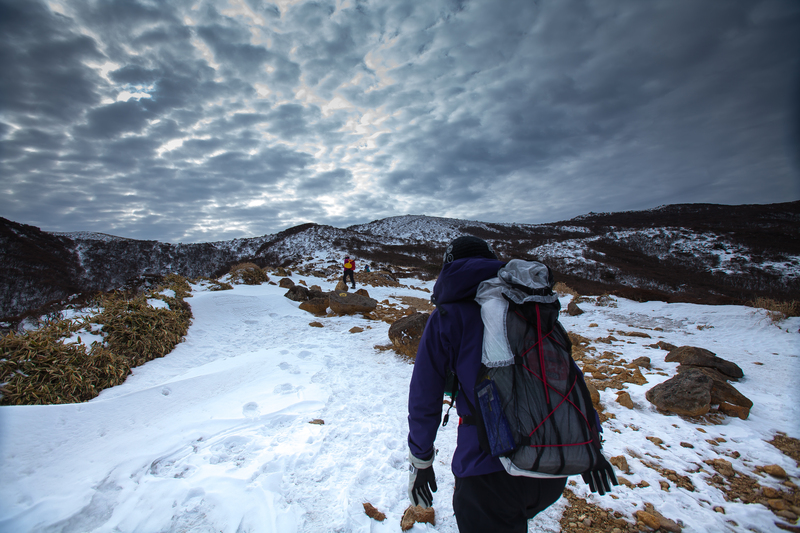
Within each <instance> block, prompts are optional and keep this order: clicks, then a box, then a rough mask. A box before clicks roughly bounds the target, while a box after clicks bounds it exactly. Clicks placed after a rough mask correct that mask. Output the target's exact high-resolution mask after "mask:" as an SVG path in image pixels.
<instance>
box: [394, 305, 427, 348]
mask: <svg viewBox="0 0 800 533" xmlns="http://www.w3.org/2000/svg"><path fill="white" fill-rule="evenodd" d="M429 316H430V315H429V314H428V313H413V314H411V315H408V316H404V317H403V318H401V319H399V320H397V321H395V322H394V323H393V324H392V325H391V326H390V327H389V340H391V341H392V346H393V347H394V349H395V351H396V352H398V353H400V354H403V355H406V356H408V357H416V356H417V348H418V347H419V341H420V339H421V338H422V332H423V331H425V324H427V323H428V317H429Z"/></svg>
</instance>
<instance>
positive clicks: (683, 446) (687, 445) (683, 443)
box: [680, 442, 694, 448]
mask: <svg viewBox="0 0 800 533" xmlns="http://www.w3.org/2000/svg"><path fill="white" fill-rule="evenodd" d="M680 444H681V447H682V448H694V444H692V443H690V442H681V443H680Z"/></svg>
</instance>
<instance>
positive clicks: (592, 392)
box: [586, 381, 600, 407]
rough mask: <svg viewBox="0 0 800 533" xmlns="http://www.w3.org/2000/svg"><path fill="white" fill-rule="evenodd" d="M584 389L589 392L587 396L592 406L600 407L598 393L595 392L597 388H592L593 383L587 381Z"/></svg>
mask: <svg viewBox="0 0 800 533" xmlns="http://www.w3.org/2000/svg"><path fill="white" fill-rule="evenodd" d="M586 388H587V389H588V390H589V396H591V397H592V405H594V406H595V407H597V406H598V405H600V393H599V392H598V391H597V387H595V386H594V383H591V382H588V381H587V382H586Z"/></svg>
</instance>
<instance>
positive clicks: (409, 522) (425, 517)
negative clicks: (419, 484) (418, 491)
mask: <svg viewBox="0 0 800 533" xmlns="http://www.w3.org/2000/svg"><path fill="white" fill-rule="evenodd" d="M417 522H420V523H428V524H431V525H433V526H435V525H436V512H435V511H434V510H433V507H428V508H425V507H420V506H419V505H415V506H410V507H409V508H408V509H406V511H405V512H404V513H403V518H402V519H401V520H400V529H402V530H403V531H408V530H409V529H411V528H412V527H414V524H415V523H417Z"/></svg>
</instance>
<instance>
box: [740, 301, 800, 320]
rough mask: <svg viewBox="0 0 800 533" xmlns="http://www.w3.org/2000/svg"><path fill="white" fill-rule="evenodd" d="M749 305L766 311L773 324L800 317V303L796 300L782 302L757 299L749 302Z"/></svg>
mask: <svg viewBox="0 0 800 533" xmlns="http://www.w3.org/2000/svg"><path fill="white" fill-rule="evenodd" d="M748 305H750V307H756V308H758V309H764V310H766V311H767V314H768V315H769V318H770V320H772V322H773V323H776V322H781V321H783V320H786V319H787V318H789V317H792V316H800V302H798V301H796V300H792V301H791V302H782V301H779V300H773V299H772V298H756V299H755V300H753V301H751V302H748Z"/></svg>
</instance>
